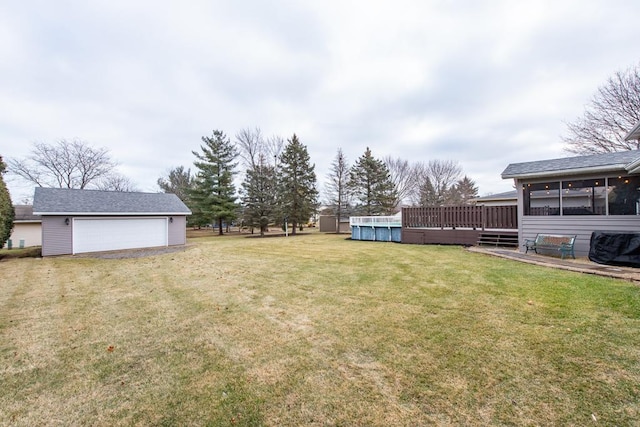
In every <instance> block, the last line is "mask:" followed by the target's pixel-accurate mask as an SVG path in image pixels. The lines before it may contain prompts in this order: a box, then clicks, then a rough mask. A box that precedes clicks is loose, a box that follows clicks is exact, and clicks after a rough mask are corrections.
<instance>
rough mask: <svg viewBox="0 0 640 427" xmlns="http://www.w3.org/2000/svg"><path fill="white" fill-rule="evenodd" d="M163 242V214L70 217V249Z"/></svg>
mask: <svg viewBox="0 0 640 427" xmlns="http://www.w3.org/2000/svg"><path fill="white" fill-rule="evenodd" d="M154 246H167V219H166V218H74V220H73V253H74V254H77V253H83V252H99V251H113V250H119V249H135V248H147V247H154Z"/></svg>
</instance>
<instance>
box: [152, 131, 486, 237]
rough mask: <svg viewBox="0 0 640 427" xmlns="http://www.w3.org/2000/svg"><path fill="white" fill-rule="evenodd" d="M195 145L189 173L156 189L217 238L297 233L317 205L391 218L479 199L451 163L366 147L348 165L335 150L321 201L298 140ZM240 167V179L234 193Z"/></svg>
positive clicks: (240, 136) (179, 172) (220, 139)
mask: <svg viewBox="0 0 640 427" xmlns="http://www.w3.org/2000/svg"><path fill="white" fill-rule="evenodd" d="M201 139H202V145H201V146H200V151H193V152H192V153H193V155H194V156H195V159H196V160H195V161H194V167H195V173H194V174H192V173H191V169H187V168H185V167H184V166H178V167H176V168H174V169H172V170H170V171H169V173H168V175H167V176H165V177H161V178H159V179H158V186H159V187H160V188H161V189H162V190H163V191H165V192H171V193H175V194H177V195H178V196H179V197H180V198H181V199H182V200H183V201H184V202H185V204H187V206H189V208H190V209H191V211H192V212H193V215H192V216H191V218H190V219H189V223H190V225H193V226H204V225H208V224H217V228H218V232H219V233H223V229H224V227H223V224H228V223H230V222H232V221H236V222H239V223H241V224H243V225H245V226H247V227H250V228H252V229H254V228H255V229H258V230H260V233H261V234H264V232H265V231H266V230H267V228H268V227H269V226H270V225H272V224H275V225H282V224H285V223H290V224H291V225H292V233H295V231H296V229H297V228H298V226H300V225H304V224H306V223H307V222H308V221H309V219H310V218H311V216H312V215H313V214H314V213H315V212H316V211H317V210H318V207H319V206H320V205H321V204H322V205H324V207H325V208H324V209H325V210H324V213H329V214H333V215H336V216H337V218H340V217H343V216H346V215H390V214H393V213H395V212H397V211H398V210H399V209H400V207H401V205H407V204H413V205H420V206H433V205H445V204H460V203H468V202H469V201H470V200H471V199H472V198H474V197H476V196H477V194H478V189H477V187H476V185H475V183H474V182H473V180H471V179H470V178H469V177H467V176H464V177H462V169H461V167H460V165H459V164H458V163H457V162H454V161H439V160H432V161H429V162H427V163H422V162H418V163H415V164H410V163H409V162H408V161H405V160H402V159H393V158H391V157H388V158H385V159H378V158H376V157H374V156H373V154H372V151H371V149H370V148H368V147H367V149H366V150H365V152H364V154H362V156H361V157H360V158H358V159H357V160H356V162H355V163H354V164H353V165H350V164H349V162H348V160H347V159H346V157H345V156H344V153H343V151H342V149H338V152H337V154H336V157H335V160H334V161H333V163H332V165H331V169H330V172H329V173H328V175H327V182H326V185H325V188H324V195H325V196H324V198H323V200H320V199H319V191H318V189H317V179H316V174H315V164H313V163H311V159H310V156H309V153H308V150H307V147H306V146H305V145H304V144H302V143H301V142H300V140H299V138H298V136H297V135H296V134H294V135H293V136H292V137H291V138H289V139H287V140H286V142H285V140H284V139H283V138H281V137H279V136H272V137H269V138H265V137H264V136H263V135H262V132H261V131H260V129H259V128H247V129H243V130H241V131H240V132H238V133H237V134H236V135H235V140H234V141H232V140H231V139H230V138H229V137H228V136H227V135H226V134H225V133H224V132H223V131H220V130H214V131H213V133H212V135H211V136H203V137H202V138H201ZM240 164H241V165H242V168H243V176H242V179H241V185H240V188H239V189H236V188H235V184H234V183H235V182H236V180H235V179H234V178H235V177H236V176H237V175H238V174H239V170H238V166H239V165H240Z"/></svg>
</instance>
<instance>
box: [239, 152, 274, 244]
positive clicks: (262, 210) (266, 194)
mask: <svg viewBox="0 0 640 427" xmlns="http://www.w3.org/2000/svg"><path fill="white" fill-rule="evenodd" d="M276 183H277V180H276V170H275V165H270V164H268V163H267V161H266V159H265V157H264V156H260V159H259V160H258V161H257V162H256V163H255V164H254V165H253V167H252V168H251V169H248V170H247V172H246V175H245V179H244V181H243V183H242V195H243V197H242V203H243V206H244V211H243V220H244V222H245V224H246V225H248V226H249V227H251V228H252V229H253V228H254V227H258V228H259V229H260V236H264V233H265V231H266V230H267V227H268V226H269V223H272V222H273V221H275V217H274V214H275V210H276V203H277V188H276Z"/></svg>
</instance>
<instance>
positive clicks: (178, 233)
mask: <svg viewBox="0 0 640 427" xmlns="http://www.w3.org/2000/svg"><path fill="white" fill-rule="evenodd" d="M172 218H173V222H169V235H168V239H167V243H168V244H169V246H171V245H184V244H186V243H187V217H186V216H173V217H172Z"/></svg>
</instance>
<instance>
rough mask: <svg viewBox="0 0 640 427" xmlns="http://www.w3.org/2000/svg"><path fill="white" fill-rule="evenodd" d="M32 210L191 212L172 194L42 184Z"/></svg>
mask: <svg viewBox="0 0 640 427" xmlns="http://www.w3.org/2000/svg"><path fill="white" fill-rule="evenodd" d="M33 212H35V213H37V214H43V215H46V214H49V215H51V214H62V215H65V214H67V215H70V214H87V215H92V214H94V215H95V214H103V215H104V214H129V215H141V214H164V215H169V214H173V215H190V214H191V211H190V210H189V208H188V207H187V206H186V205H185V204H184V203H183V202H182V200H180V199H179V198H178V196H176V195H175V194H168V193H130V192H123V191H99V190H77V189H68V188H43V187H36V190H35V194H34V197H33Z"/></svg>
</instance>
